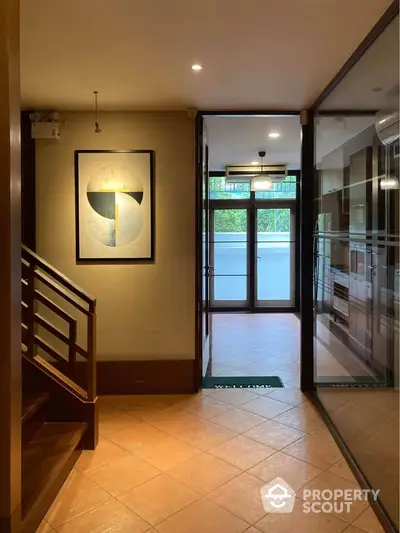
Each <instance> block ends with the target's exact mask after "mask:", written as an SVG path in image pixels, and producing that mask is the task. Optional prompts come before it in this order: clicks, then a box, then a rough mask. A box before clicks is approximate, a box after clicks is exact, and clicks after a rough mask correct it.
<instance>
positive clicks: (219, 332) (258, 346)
mask: <svg viewBox="0 0 400 533" xmlns="http://www.w3.org/2000/svg"><path fill="white" fill-rule="evenodd" d="M317 331H318V334H319V336H320V338H318V339H316V378H317V380H320V381H324V382H325V381H331V380H332V378H344V379H345V380H347V381H352V378H351V374H350V373H349V370H348V369H352V371H353V372H354V374H353V375H357V376H361V375H370V372H369V371H368V370H367V368H366V367H364V366H363V365H361V363H360V362H359V360H358V359H357V358H355V357H354V355H353V354H352V353H351V351H350V350H349V349H348V348H347V347H346V346H345V345H344V344H343V343H342V342H341V341H340V340H339V339H338V338H337V337H336V336H335V335H333V333H331V332H330V331H329V330H328V328H327V327H326V326H325V325H324V324H322V323H321V322H318V329H317ZM343 357H344V358H345V359H346V365H347V367H348V369H346V368H345V366H343V365H342V364H341V363H340V361H342V360H343ZM211 375H212V376H279V377H280V378H281V379H282V381H283V383H284V385H285V386H286V387H296V388H298V387H299V376H300V321H299V319H298V318H297V317H296V315H294V314H291V313H276V314H275V313H266V314H251V313H247V314H246V313H214V314H213V317H212V364H211ZM335 381H336V379H335Z"/></svg>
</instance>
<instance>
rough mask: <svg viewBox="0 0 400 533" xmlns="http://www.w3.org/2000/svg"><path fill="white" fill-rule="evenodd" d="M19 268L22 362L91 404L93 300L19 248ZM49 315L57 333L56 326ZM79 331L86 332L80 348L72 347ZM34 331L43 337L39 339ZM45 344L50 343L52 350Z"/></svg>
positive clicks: (93, 392)
mask: <svg viewBox="0 0 400 533" xmlns="http://www.w3.org/2000/svg"><path fill="white" fill-rule="evenodd" d="M21 262H22V280H21V281H22V302H21V303H22V352H23V355H24V357H26V358H27V359H29V360H30V361H31V362H32V363H33V364H34V365H35V366H36V367H38V368H40V369H41V370H42V371H43V372H45V373H46V374H47V375H49V376H50V377H52V378H53V379H54V380H56V381H58V382H59V383H60V384H61V385H62V386H63V387H65V388H67V389H68V390H69V391H70V392H72V393H73V394H75V395H77V396H79V397H80V398H81V399H83V400H86V401H93V400H94V399H95V398H96V300H95V299H94V298H92V296H90V295H89V294H87V293H86V292H85V291H83V290H82V289H81V288H80V287H78V286H77V285H75V283H73V282H72V281H71V280H69V279H68V278H67V277H66V276H64V274H62V273H61V272H59V271H58V270H56V269H55V268H54V267H52V266H51V265H50V264H49V263H47V262H46V261H44V260H43V259H42V258H41V257H39V256H38V255H37V254H35V253H34V252H32V251H31V250H29V248H27V247H26V246H22V253H21ZM38 309H39V311H40V312H38ZM66 309H67V310H66ZM72 309H73V310H74V312H72V311H71V310H72ZM77 313H78V316H76V314H77ZM49 315H51V316H52V317H54V318H55V321H56V322H57V324H62V326H63V327H61V326H56V325H55V324H54V322H53V321H52V320H50V319H49ZM54 318H53V320H54ZM85 323H86V324H85ZM82 325H83V327H85V326H86V327H85V329H86V343H84V344H86V346H85V347H83V346H82V343H78V329H79V330H80V326H82ZM39 330H41V331H43V333H44V335H39V334H38V331H39ZM83 336H85V335H84V334H83ZM49 339H56V341H55V342H56V344H57V346H54V344H52V342H50V340H49ZM85 370H86V371H85Z"/></svg>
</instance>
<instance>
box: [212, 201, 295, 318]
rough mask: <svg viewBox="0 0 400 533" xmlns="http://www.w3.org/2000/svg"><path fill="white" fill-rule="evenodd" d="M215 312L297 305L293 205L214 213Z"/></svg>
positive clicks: (268, 203)
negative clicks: (218, 310) (217, 310)
mask: <svg viewBox="0 0 400 533" xmlns="http://www.w3.org/2000/svg"><path fill="white" fill-rule="evenodd" d="M210 231H211V233H210V265H211V287H210V293H211V306H212V307H213V308H214V309H215V308H217V309H224V308H230V309H231V308H235V309H245V310H250V311H253V310H257V309H258V310H261V309H267V308H283V307H286V308H287V307H294V305H295V298H294V293H295V201H284V202H282V201H276V200H262V201H259V202H257V203H255V202H248V203H246V204H242V205H241V206H240V208H239V207H236V206H235V207H219V205H217V206H214V207H212V208H211V212H210Z"/></svg>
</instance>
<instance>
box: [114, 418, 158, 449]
mask: <svg viewBox="0 0 400 533" xmlns="http://www.w3.org/2000/svg"><path fill="white" fill-rule="evenodd" d="M166 437H168V434H167V433H165V432H164V431H161V430H160V429H157V428H155V427H153V426H151V425H149V424H145V423H143V422H138V423H137V424H135V425H134V426H132V427H131V428H125V429H121V430H120V431H116V432H115V433H113V434H112V435H108V437H107V438H108V439H109V440H111V441H112V442H114V443H115V444H118V446H121V448H124V449H126V450H128V451H129V452H132V453H136V452H138V451H139V450H141V449H143V448H145V447H146V446H154V444H157V443H159V442H160V441H161V440H162V439H165V438H166Z"/></svg>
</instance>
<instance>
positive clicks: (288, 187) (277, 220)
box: [210, 176, 296, 233]
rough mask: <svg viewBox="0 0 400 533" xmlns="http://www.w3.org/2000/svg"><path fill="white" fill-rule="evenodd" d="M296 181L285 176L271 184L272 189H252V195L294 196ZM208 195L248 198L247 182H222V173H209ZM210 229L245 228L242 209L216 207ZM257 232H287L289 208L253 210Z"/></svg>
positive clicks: (248, 187) (223, 197)
mask: <svg viewBox="0 0 400 533" xmlns="http://www.w3.org/2000/svg"><path fill="white" fill-rule="evenodd" d="M295 197H296V182H295V178H294V177H293V176H288V177H287V178H286V179H285V180H284V181H283V182H282V183H279V184H274V189H273V190H272V191H265V192H259V193H256V198H260V199H261V198H262V199H267V198H295ZM210 198H211V199H218V200H232V199H249V198H250V184H249V183H235V184H226V183H225V178H224V177H213V176H210ZM214 231H216V232H229V233H232V232H234V233H236V232H237V233H242V232H246V231H247V212H246V209H222V210H219V209H218V210H216V211H215V216H214ZM257 231H258V232H281V231H282V232H289V231H290V209H259V210H258V211H257Z"/></svg>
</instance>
